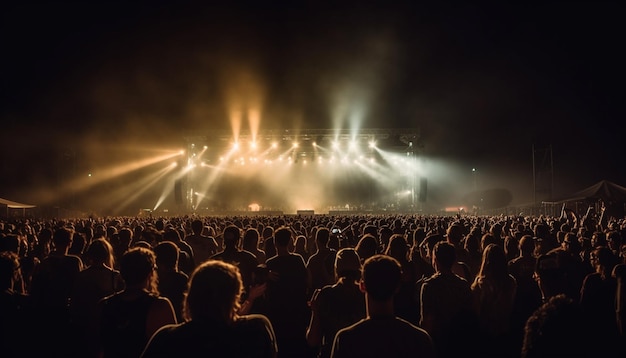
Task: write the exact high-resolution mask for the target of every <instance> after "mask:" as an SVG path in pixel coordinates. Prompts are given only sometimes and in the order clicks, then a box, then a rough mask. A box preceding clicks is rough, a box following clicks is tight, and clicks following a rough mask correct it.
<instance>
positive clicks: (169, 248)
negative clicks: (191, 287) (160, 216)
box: [154, 241, 189, 321]
mask: <svg viewBox="0 0 626 358" xmlns="http://www.w3.org/2000/svg"><path fill="white" fill-rule="evenodd" d="M154 253H155V254H156V263H157V267H158V269H157V273H158V275H159V283H158V289H159V294H160V295H161V296H163V297H167V298H168V299H169V300H170V302H172V306H173V307H174V312H175V313H176V319H177V320H178V321H180V320H181V319H182V308H183V298H184V296H185V292H186V291H187V281H188V280H189V276H187V274H185V273H184V272H182V271H179V270H178V257H179V253H180V251H179V249H178V247H177V246H176V245H175V244H174V243H172V242H169V241H165V242H162V243H160V244H158V245H157V246H156V247H155V248H154Z"/></svg>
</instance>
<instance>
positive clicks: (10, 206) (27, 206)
mask: <svg viewBox="0 0 626 358" xmlns="http://www.w3.org/2000/svg"><path fill="white" fill-rule="evenodd" d="M3 206H6V207H7V211H6V213H7V216H9V209H22V214H25V211H26V209H32V208H34V207H35V205H30V204H22V203H18V202H16V201H11V200H7V199H3V198H0V207H3Z"/></svg>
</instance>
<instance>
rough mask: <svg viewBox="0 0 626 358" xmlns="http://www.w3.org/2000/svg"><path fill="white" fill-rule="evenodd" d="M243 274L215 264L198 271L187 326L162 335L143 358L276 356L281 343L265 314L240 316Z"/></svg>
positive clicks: (187, 306)
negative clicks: (278, 343)
mask: <svg viewBox="0 0 626 358" xmlns="http://www.w3.org/2000/svg"><path fill="white" fill-rule="evenodd" d="M241 292H242V281H241V275H240V274H239V271H238V270H237V268H236V267H235V266H233V265H232V264H228V263H225V262H221V261H215V260H209V261H206V262H204V263H203V264H202V265H200V266H199V267H197V268H196V270H195V271H194V272H193V274H192V276H191V278H190V285H189V292H188V294H187V296H186V298H185V300H186V301H185V305H184V312H183V315H184V318H185V322H184V323H181V324H177V325H168V326H165V327H163V328H161V329H160V330H159V331H157V332H156V333H155V334H154V335H153V336H152V338H151V339H150V341H149V342H148V344H147V346H146V348H145V350H144V351H143V353H142V355H141V357H143V358H152V357H195V356H204V355H206V356H212V357H259V358H274V357H276V350H277V348H276V338H275V336H274V332H273V329H272V324H271V323H270V321H269V320H268V319H267V318H266V317H265V316H262V315H247V316H239V315H238V313H237V311H238V309H239V301H240V299H241Z"/></svg>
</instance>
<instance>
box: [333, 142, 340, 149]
mask: <svg viewBox="0 0 626 358" xmlns="http://www.w3.org/2000/svg"><path fill="white" fill-rule="evenodd" d="M333 149H339V142H337V141H334V142H333Z"/></svg>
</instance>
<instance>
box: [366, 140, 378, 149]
mask: <svg viewBox="0 0 626 358" xmlns="http://www.w3.org/2000/svg"><path fill="white" fill-rule="evenodd" d="M368 146H369V148H370V149H374V148H376V141H373V140H371V141H369V143H368Z"/></svg>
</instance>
